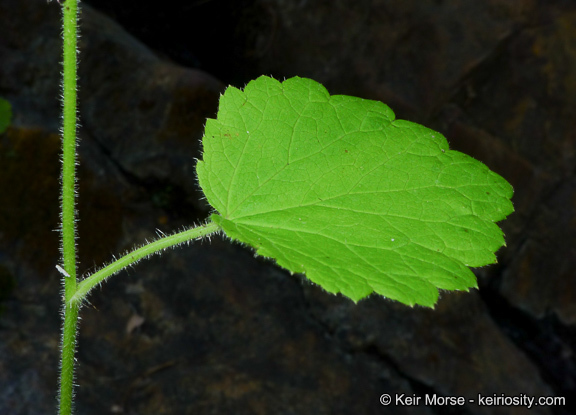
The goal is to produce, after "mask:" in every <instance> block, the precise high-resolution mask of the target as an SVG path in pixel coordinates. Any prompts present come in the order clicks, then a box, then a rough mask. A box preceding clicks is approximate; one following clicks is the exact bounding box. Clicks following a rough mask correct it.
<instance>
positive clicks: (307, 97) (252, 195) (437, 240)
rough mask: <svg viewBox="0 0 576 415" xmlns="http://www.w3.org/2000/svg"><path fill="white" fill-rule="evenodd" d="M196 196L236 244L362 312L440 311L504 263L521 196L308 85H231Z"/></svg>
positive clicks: (380, 108)
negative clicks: (391, 304) (506, 230)
mask: <svg viewBox="0 0 576 415" xmlns="http://www.w3.org/2000/svg"><path fill="white" fill-rule="evenodd" d="M203 146H204V154H203V160H200V161H199V162H198V165H197V172H198V178H199V181H200V185H201V187H202V189H203V191H204V193H205V195H206V198H207V199H208V201H209V202H210V204H211V205H212V206H213V207H214V208H215V209H216V210H217V211H218V214H214V215H213V216H212V219H213V220H214V221H215V222H216V223H218V224H219V225H220V226H221V227H222V229H223V230H224V232H225V233H226V234H227V235H228V236H229V237H230V238H232V239H234V240H238V241H241V242H244V243H246V244H249V245H251V246H253V247H255V248H256V250H257V253H258V254H259V255H262V256H264V257H269V258H274V259H275V260H276V262H277V263H278V264H279V265H281V266H282V267H284V268H286V269H288V270H290V271H292V272H298V273H303V274H305V275H306V276H307V277H308V278H309V279H310V280H311V281H313V282H315V283H317V284H319V285H321V286H322V287H323V288H324V289H326V290H327V291H329V292H332V293H342V294H343V295H345V296H348V297H350V298H351V299H352V300H354V301H358V300H359V299H361V298H363V297H366V296H367V295H369V294H370V293H372V292H376V293H378V294H381V295H383V296H385V297H388V298H391V299H394V300H398V301H400V302H402V303H405V304H409V305H413V304H421V305H425V306H433V305H434V304H435V303H436V301H437V299H438V289H444V290H467V289H468V288H470V287H476V279H475V277H474V274H473V273H472V271H471V270H470V269H469V268H468V267H479V266H482V265H486V264H490V263H494V262H496V257H495V255H494V252H495V251H496V250H497V249H498V248H500V247H501V246H502V245H504V238H503V235H502V231H501V230H500V228H498V226H497V225H496V224H495V222H497V221H499V220H502V219H504V218H505V217H506V216H507V215H508V214H510V213H511V212H512V211H513V207H512V203H511V202H510V198H511V197H512V193H513V190H512V187H511V186H510V185H509V184H508V182H506V181H505V180H504V179H503V178H502V177H500V176H499V175H497V174H496V173H494V172H492V171H490V170H489V169H488V168H487V167H486V166H485V165H484V164H482V163H480V162H478V161H476V160H474V159H473V158H471V157H469V156H467V155H465V154H462V153H459V152H457V151H452V150H449V149H448V143H447V142H446V139H445V138H444V137H443V136H442V135H441V134H439V133H437V132H435V131H432V130H430V129H428V128H425V127H423V126H421V125H418V124H414V123H411V122H408V121H402V120H396V121H394V113H393V112H392V110H390V108H388V107H387V106H386V105H384V104H383V103H381V102H376V101H370V100H363V99H360V98H354V97H349V96H342V95H335V96H330V95H329V94H328V92H327V91H326V89H325V88H324V87H323V86H322V85H320V84H318V83H317V82H314V81H312V80H310V79H304V78H291V79H288V80H286V81H284V82H282V83H280V82H278V81H276V80H274V79H271V78H268V77H260V78H258V79H257V80H255V81H252V82H250V83H249V84H248V85H247V86H246V88H245V89H244V91H240V90H238V89H236V88H233V87H230V88H228V89H227V90H226V92H225V94H224V95H223V96H222V97H221V99H220V108H219V111H218V116H217V119H216V120H208V122H207V123H206V130H205V135H204V138H203Z"/></svg>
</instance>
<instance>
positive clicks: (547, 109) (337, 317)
mask: <svg viewBox="0 0 576 415" xmlns="http://www.w3.org/2000/svg"><path fill="white" fill-rule="evenodd" d="M59 7H60V6H59V5H58V4H57V2H52V3H50V4H46V1H45V0H0V97H3V98H5V99H7V100H8V101H9V102H10V103H11V104H12V107H13V122H12V125H11V127H10V128H9V129H8V130H7V131H6V132H5V133H4V134H2V135H0V195H1V198H0V413H1V414H53V413H55V408H56V388H57V378H58V358H59V356H58V354H59V329H60V324H61V323H60V310H59V308H60V304H59V302H60V292H61V286H60V280H59V275H58V273H57V271H56V269H55V265H56V264H57V263H58V261H59V251H58V185H59V174H60V173H59V145H60V144H59V136H58V133H59V124H60V115H59V110H60V104H59V95H60V91H59V85H60V79H59V78H60V63H59V60H60V57H59V56H60V48H61V46H60V39H59V33H60V28H59V12H60V10H59ZM81 23H82V27H81V37H80V44H79V47H80V51H81V55H80V81H79V94H80V95H79V100H80V101H79V112H80V123H81V128H80V130H79V137H80V147H79V158H80V166H79V182H78V190H79V195H80V196H79V200H78V208H79V217H78V220H79V222H78V225H79V236H80V240H79V244H78V246H79V260H80V272H81V273H84V274H85V273H88V272H91V271H93V270H94V269H95V268H96V267H97V266H99V265H100V264H102V263H103V262H106V261H110V260H111V259H112V255H117V254H118V253H121V252H123V251H125V250H127V249H129V248H130V247H131V246H133V245H134V244H141V243H143V242H144V241H145V240H146V239H152V238H154V237H156V230H157V229H158V230H160V231H162V232H164V233H169V232H172V231H176V230H179V229H182V228H183V227H184V226H189V225H190V224H193V223H198V222H200V221H202V220H203V219H204V218H206V217H207V216H208V214H209V213H210V209H209V207H208V206H207V205H206V203H205V201H204V200H203V198H202V194H201V192H200V191H199V187H198V185H197V180H196V176H195V170H194V169H195V160H196V158H200V157H201V145H200V139H201V136H202V130H203V126H204V123H205V120H206V118H207V117H214V116H215V113H216V109H217V104H218V98H219V94H220V93H221V92H222V91H224V89H225V87H226V85H229V84H231V85H234V86H237V87H243V86H244V85H245V84H246V83H247V82H248V81H250V80H251V79H254V78H256V77H258V76H259V75H261V74H266V75H271V76H274V77H275V78H276V79H279V80H283V79H285V78H288V77H291V76H295V75H298V76H302V77H310V78H312V79H315V80H316V81H319V82H321V83H323V84H324V85H325V86H326V87H327V88H328V90H329V91H330V93H331V94H347V95H355V96H359V97H363V98H368V99H375V100H380V101H383V102H385V103H386V104H388V105H389V106H390V107H391V108H392V109H393V110H394V111H395V112H396V115H397V117H398V118H401V119H409V120H411V121H415V122H419V123H422V124H424V125H426V126H428V127H430V128H433V129H435V130H437V131H439V132H441V133H442V134H444V135H445V136H446V138H447V139H448V141H449V143H450V146H451V148H453V149H456V150H460V151H463V152H465V153H467V154H470V155H471V156H473V157H475V158H476V159H479V160H481V161H482V162H484V163H485V164H486V165H488V167H490V168H491V169H492V170H494V171H496V172H498V173H499V174H501V175H502V176H503V177H505V178H506V179H507V180H508V181H509V182H510V183H511V184H512V185H513V186H514V188H515V195H514V199H513V201H514V204H515V209H516V212H515V213H514V214H513V215H511V216H510V217H509V218H508V219H507V220H506V221H504V222H502V223H501V226H502V228H503V230H504V232H505V234H506V240H507V247H505V248H502V249H501V250H500V251H499V252H498V258H499V263H498V264H496V265H492V266H488V267H484V268H481V269H476V270H475V272H476V274H477V276H478V280H479V287H480V288H479V290H472V291H471V292H469V293H441V298H440V301H439V303H438V305H437V307H436V309H435V310H429V309H424V308H413V309H412V308H408V307H405V306H403V305H400V304H397V303H394V302H391V301H389V300H386V299H384V298H381V297H376V296H372V297H370V298H368V299H366V300H363V301H361V302H360V303H358V304H357V305H354V304H353V303H352V302H351V301H349V300H347V299H345V298H342V297H341V296H333V295H329V294H327V293H325V292H324V291H323V290H322V289H321V288H319V287H317V286H314V285H312V284H310V283H308V282H307V281H306V280H305V279H304V278H302V277H300V276H297V275H296V276H291V275H289V274H288V273H287V272H284V271H283V270H280V269H279V268H277V267H276V266H275V265H274V264H273V263H272V262H271V261H266V260H262V259H254V255H253V252H251V251H250V250H248V249H245V248H243V247H242V246H240V245H237V244H230V243H229V242H228V241H226V240H224V239H223V238H222V237H213V238H212V240H211V241H210V242H208V241H204V242H198V243H194V244H193V246H190V247H183V248H179V249H176V250H174V251H170V252H166V253H164V254H163V255H162V257H154V258H152V259H150V260H148V261H146V262H145V263H140V264H139V265H137V266H135V267H133V268H131V269H130V270H129V271H128V272H125V273H123V274H122V275H120V276H116V277H114V278H113V279H111V280H110V282H108V283H106V284H104V285H103V286H102V287H100V288H99V289H98V290H96V292H94V293H93V294H92V295H91V296H90V298H89V304H87V305H86V307H84V308H83V310H82V313H81V315H82V321H81V324H80V336H79V351H78V355H77V358H78V364H79V365H78V371H77V383H78V384H79V385H81V386H80V387H79V388H77V393H76V403H77V413H79V414H89V415H91V414H161V413H166V414H192V413H194V414H225V413H226V414H229V413H234V414H271V413H276V414H465V415H466V414H470V415H472V414H525V413H528V412H529V413H531V414H574V413H576V401H575V400H574V399H571V396H574V395H575V393H576V360H575V356H574V352H575V349H576V326H575V324H576V275H575V271H574V270H575V269H576V221H575V219H574V217H575V211H576V209H575V208H576V180H575V177H576V176H575V174H576V157H575V147H576V117H575V114H576V99H575V97H576V3H575V2H573V1H569V0H551V1H544V0H513V1H510V0H487V1H481V2H480V1H476V0H404V1H394V0H293V1H286V0H187V1H179V0H164V1H161V2H159V1H155V2H146V1H135V0H134V1H133V0H123V1H112V0H90V1H88V0H86V1H85V2H83V3H82V17H81ZM385 393H387V394H390V395H391V396H392V397H394V396H395V395H399V394H406V395H416V396H422V397H423V396H425V395H426V394H428V395H432V394H437V395H438V396H447V397H457V396H464V397H466V398H467V399H468V398H469V399H476V400H477V399H478V395H479V394H480V395H482V396H494V394H496V396H502V394H504V395H505V396H509V397H514V396H516V397H518V396H522V395H528V396H534V397H541V396H550V397H553V396H557V397H566V405H564V406H559V405H557V406H537V407H534V408H532V409H531V410H528V409H527V408H526V407H522V406H516V407H509V406H508V407H506V406H478V405H474V404H467V405H465V406H463V407H440V406H425V405H419V406H413V407H402V406H395V405H394V404H392V405H390V406H382V405H381V404H380V402H379V399H380V396H381V395H382V394H385Z"/></svg>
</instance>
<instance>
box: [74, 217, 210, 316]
mask: <svg viewBox="0 0 576 415" xmlns="http://www.w3.org/2000/svg"><path fill="white" fill-rule="evenodd" d="M219 230H220V227H219V226H218V225H217V224H216V223H214V222H208V223H206V224H204V225H202V226H198V227H196V228H192V229H188V230H186V231H183V232H179V233H175V234H173V235H169V236H165V237H163V238H160V239H158V240H156V241H154V242H151V243H149V244H146V245H144V246H142V247H140V248H138V249H135V250H134V251H132V252H129V253H128V254H126V255H124V256H123V257H122V258H119V259H118V260H116V261H114V262H112V263H111V264H109V265H107V266H106V267H104V268H102V269H101V270H99V271H97V272H95V273H94V274H92V275H90V276H89V277H88V278H86V279H85V280H83V281H81V282H80V283H79V284H78V287H77V289H76V293H75V294H74V295H73V296H72V297H71V298H70V299H69V300H68V301H69V302H68V305H69V306H73V307H74V306H75V307H78V306H79V304H80V303H81V302H82V300H84V298H86V296H87V295H88V292H89V291H90V290H91V289H92V288H94V287H95V286H96V285H98V284H100V283H101V282H102V281H104V280H105V279H106V278H108V277H110V276H112V275H114V274H116V273H118V272H120V271H122V270H123V269H124V268H126V267H128V266H130V265H132V264H134V263H136V262H138V261H140V260H141V259H142V258H145V257H147V256H150V255H152V254H155V253H158V252H161V251H164V250H165V249H166V248H171V247H174V246H177V245H180V244H182V243H185V242H189V241H192V240H194V239H198V238H202V237H204V236H207V235H210V234H213V233H215V232H218V231H219Z"/></svg>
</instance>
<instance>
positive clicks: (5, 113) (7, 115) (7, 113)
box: [0, 98, 12, 134]
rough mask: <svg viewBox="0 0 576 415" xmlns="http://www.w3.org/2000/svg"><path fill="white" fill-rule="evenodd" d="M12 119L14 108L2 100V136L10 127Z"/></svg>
mask: <svg viewBox="0 0 576 415" xmlns="http://www.w3.org/2000/svg"><path fill="white" fill-rule="evenodd" d="M11 119H12V108H11V107H10V103H9V102H8V101H6V100H5V99H2V98H0V134H2V133H3V132H4V131H6V129H7V128H8V126H9V125H10V120H11Z"/></svg>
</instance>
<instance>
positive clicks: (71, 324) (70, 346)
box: [59, 0, 78, 415]
mask: <svg viewBox="0 0 576 415" xmlns="http://www.w3.org/2000/svg"><path fill="white" fill-rule="evenodd" d="M77 27H78V2H77V0H66V1H65V3H64V4H63V5H62V41H63V57H62V73H63V79H62V195H61V197H62V200H61V207H62V213H61V214H62V218H61V219H62V246H61V249H62V262H63V265H64V269H65V270H66V272H67V273H68V275H69V276H64V275H62V278H63V280H64V304H63V310H62V312H63V314H64V316H63V317H64V326H63V329H62V361H61V366H60V400H59V402H60V414H61V415H70V414H71V413H72V395H73V390H74V352H75V348H76V331H77V321H78V306H77V305H75V304H70V298H72V296H73V295H74V293H75V292H76V224H75V222H76V221H75V219H76V218H75V192H76V189H75V185H76V116H77V109H76V69H77V37H78V35H77V30H78V29H77Z"/></svg>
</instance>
